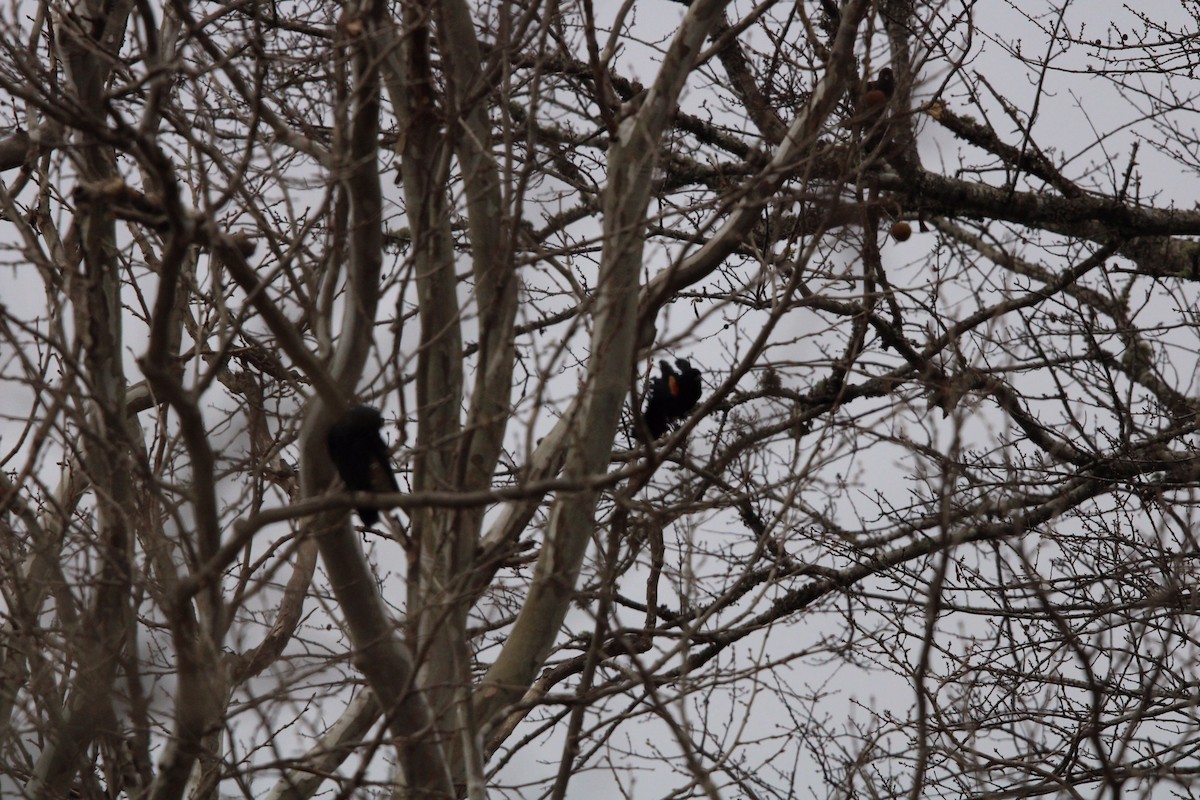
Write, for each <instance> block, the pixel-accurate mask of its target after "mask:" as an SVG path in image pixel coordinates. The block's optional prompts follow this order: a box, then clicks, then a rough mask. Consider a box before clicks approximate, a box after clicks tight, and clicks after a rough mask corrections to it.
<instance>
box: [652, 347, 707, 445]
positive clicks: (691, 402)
mask: <svg viewBox="0 0 1200 800" xmlns="http://www.w3.org/2000/svg"><path fill="white" fill-rule="evenodd" d="M658 366H659V368H660V369H661V370H662V375H661V376H660V377H658V378H652V379H651V380H650V389H649V390H648V391H647V392H646V409H645V411H643V412H642V418H643V419H645V420H646V427H647V428H649V429H650V434H651V435H652V436H653V437H654V438H655V439H657V438H658V437H660V436H662V435H663V434H664V433H666V432H667V431H668V430H669V429H670V427H671V425H672V424H674V423H676V422H678V421H680V420H682V419H684V418H686V417H687V415H688V414H689V413H690V412H691V410H692V409H693V408H695V407H696V403H698V402H700V392H701V390H702V389H703V385H702V384H701V382H700V370H698V369H696V368H695V367H693V366H692V365H691V362H689V361H688V360H687V359H686V358H677V359H675V366H677V367H679V372H678V373H676V372H675V370H673V369H672V368H671V365H670V364H668V363H667V362H666V361H659V362H658Z"/></svg>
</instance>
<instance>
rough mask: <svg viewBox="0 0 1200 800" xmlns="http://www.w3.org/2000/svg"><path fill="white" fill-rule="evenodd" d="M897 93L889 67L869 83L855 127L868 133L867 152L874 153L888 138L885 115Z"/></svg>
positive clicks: (859, 102)
mask: <svg viewBox="0 0 1200 800" xmlns="http://www.w3.org/2000/svg"><path fill="white" fill-rule="evenodd" d="M895 93H896V76H895V74H894V73H893V72H892V70H891V69H890V68H888V67H884V68H883V69H881V70H879V74H878V75H876V76H875V80H873V81H867V86H866V89H865V90H864V91H863V94H862V97H860V98H859V99H858V107H857V109H856V113H855V115H854V116H855V122H856V124H855V127H856V128H857V130H859V131H865V132H867V133H868V135H867V138H866V141H865V142H864V143H863V149H864V151H865V152H868V153H869V152H872V151H874V150H875V149H876V148H878V147H879V145H880V144H881V143H882V142H883V140H884V138H885V137H886V136H887V130H886V129H887V121H886V119H885V113H886V111H887V106H888V103H889V102H890V101H891V99H892V95H894V94H895Z"/></svg>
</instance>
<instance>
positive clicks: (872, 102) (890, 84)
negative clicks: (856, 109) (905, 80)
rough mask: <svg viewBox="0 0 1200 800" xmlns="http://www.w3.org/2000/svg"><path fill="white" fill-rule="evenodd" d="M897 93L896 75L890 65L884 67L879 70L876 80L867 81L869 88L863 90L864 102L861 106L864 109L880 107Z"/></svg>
mask: <svg viewBox="0 0 1200 800" xmlns="http://www.w3.org/2000/svg"><path fill="white" fill-rule="evenodd" d="M895 93H896V75H895V73H893V72H892V70H891V68H890V67H884V68H883V69H881V70H879V74H878V75H877V76H875V80H873V81H867V88H866V91H864V92H863V96H862V102H861V103H860V104H859V106H860V108H861V109H862V110H868V109H876V108H880V107H881V106H885V105H887V101H888V100H891V99H892V95H893V94H895Z"/></svg>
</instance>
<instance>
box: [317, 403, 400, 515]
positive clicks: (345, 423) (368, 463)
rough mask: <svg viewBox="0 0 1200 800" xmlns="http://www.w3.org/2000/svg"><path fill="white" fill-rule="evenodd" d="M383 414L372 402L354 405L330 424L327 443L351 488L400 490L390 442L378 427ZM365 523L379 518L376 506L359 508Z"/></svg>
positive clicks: (330, 456)
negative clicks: (367, 404)
mask: <svg viewBox="0 0 1200 800" xmlns="http://www.w3.org/2000/svg"><path fill="white" fill-rule="evenodd" d="M382 428H383V415H382V414H380V413H379V411H377V410H376V409H374V408H371V407H370V406H355V407H353V408H351V409H350V410H349V411H347V412H346V413H345V414H344V415H343V416H342V418H341V419H339V420H338V421H337V422H335V423H333V425H331V426H330V427H329V433H328V434H327V435H326V437H325V445H326V446H327V447H328V448H329V458H330V459H331V460H332V461H333V465H334V466H335V467H337V471H338V474H339V475H341V476H342V482H343V483H345V484H346V488H347V489H349V490H350V491H352V492H380V493H386V492H398V491H400V487H399V486H398V485H397V484H396V476H395V474H394V473H393V472H392V460H391V457H390V456H388V449H387V444H385V443H384V441H383V437H382V436H380V435H379V431H380V430H381V429H382ZM358 516H359V518H360V519H361V520H362V521H363V524H364V525H368V526H369V525H374V524H375V523H376V522H378V521H379V511H378V510H377V509H374V508H360V509H358Z"/></svg>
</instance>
